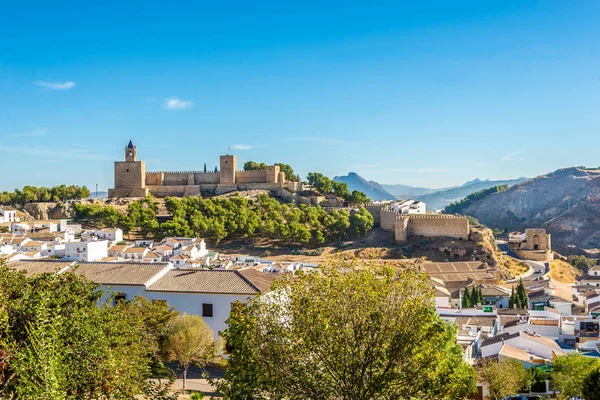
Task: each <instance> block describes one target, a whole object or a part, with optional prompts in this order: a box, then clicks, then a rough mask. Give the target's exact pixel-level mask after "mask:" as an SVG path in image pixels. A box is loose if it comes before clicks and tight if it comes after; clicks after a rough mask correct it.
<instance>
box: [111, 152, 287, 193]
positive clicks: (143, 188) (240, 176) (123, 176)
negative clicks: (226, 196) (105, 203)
mask: <svg viewBox="0 0 600 400" xmlns="http://www.w3.org/2000/svg"><path fill="white" fill-rule="evenodd" d="M236 168H237V166H236V157H235V156H234V155H229V154H227V155H224V156H221V157H220V170H219V171H217V172H202V171H177V172H165V171H159V172H146V163H145V162H144V161H138V160H137V149H136V146H135V145H134V144H133V143H132V141H131V140H130V141H129V144H128V145H127V147H125V161H115V187H114V189H109V190H108V197H145V196H147V195H148V194H152V195H153V196H156V197H166V196H180V197H181V196H190V195H200V194H202V193H215V194H220V193H227V192H232V191H236V190H257V189H261V190H275V191H280V190H281V189H287V191H289V192H292V193H294V192H296V191H297V190H298V184H297V183H296V182H287V181H286V179H285V174H284V173H283V172H281V171H280V170H279V166H278V165H270V166H268V167H267V168H266V169H263V170H259V171H238V170H237V169H236Z"/></svg>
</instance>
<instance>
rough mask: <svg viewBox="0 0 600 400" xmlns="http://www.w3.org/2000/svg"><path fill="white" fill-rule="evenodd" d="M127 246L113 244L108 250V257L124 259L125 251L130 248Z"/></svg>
mask: <svg viewBox="0 0 600 400" xmlns="http://www.w3.org/2000/svg"><path fill="white" fill-rule="evenodd" d="M130 247H131V245H129V244H113V245H112V246H110V247H109V248H108V256H109V257H117V258H125V250H127V249H128V248H130Z"/></svg>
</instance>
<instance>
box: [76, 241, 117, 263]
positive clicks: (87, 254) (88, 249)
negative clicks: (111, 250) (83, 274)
mask: <svg viewBox="0 0 600 400" xmlns="http://www.w3.org/2000/svg"><path fill="white" fill-rule="evenodd" d="M107 256H108V241H106V240H99V241H97V242H69V243H66V245H65V257H66V258H68V259H71V260H78V261H88V262H89V261H97V260H100V259H101V258H104V257H107Z"/></svg>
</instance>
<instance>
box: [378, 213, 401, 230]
mask: <svg viewBox="0 0 600 400" xmlns="http://www.w3.org/2000/svg"><path fill="white" fill-rule="evenodd" d="M397 216H398V213H397V212H395V211H392V210H390V209H389V208H383V209H382V210H381V212H380V214H379V225H380V226H381V229H383V230H384V231H388V232H394V231H395V227H396V217H397Z"/></svg>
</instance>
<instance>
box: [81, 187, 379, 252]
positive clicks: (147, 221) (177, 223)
mask: <svg viewBox="0 0 600 400" xmlns="http://www.w3.org/2000/svg"><path fill="white" fill-rule="evenodd" d="M165 205H166V207H167V209H168V210H169V211H170V212H171V213H172V215H173V219H172V220H170V221H166V222H163V223H161V224H159V223H158V221H157V219H156V213H155V206H154V204H153V202H152V199H151V198H146V199H143V200H139V201H136V202H134V203H131V204H130V205H129V206H128V210H127V213H125V214H123V213H120V212H118V211H117V210H116V209H115V208H114V207H111V206H101V205H98V204H86V205H83V204H75V220H77V221H81V222H86V223H87V224H91V225H95V226H100V227H103V226H116V227H119V228H121V229H123V231H124V232H129V231H131V230H132V229H134V228H135V227H137V226H139V227H140V228H141V231H142V233H143V234H145V235H154V236H155V237H158V238H162V237H167V236H203V237H208V238H211V239H213V240H214V241H215V242H216V243H219V242H220V241H221V240H223V239H226V238H227V239H232V238H245V237H247V238H254V237H260V238H267V239H273V240H281V241H283V242H286V243H290V244H301V245H307V244H313V245H320V244H322V243H324V242H326V241H333V240H342V239H345V238H348V237H352V236H362V235H365V234H366V233H368V232H369V231H370V230H371V229H372V228H373V225H374V219H373V216H372V215H371V214H370V213H369V212H368V211H367V210H366V209H364V208H361V209H359V210H358V211H357V212H354V213H353V214H352V215H351V214H350V213H349V212H348V211H346V210H335V211H332V212H329V213H328V212H327V211H325V210H324V209H323V208H321V207H313V206H307V205H304V204H301V205H299V206H296V205H293V204H281V203H280V202H279V201H277V200H276V199H273V198H271V197H269V196H268V195H264V194H263V195H259V196H258V198H257V200H256V201H252V200H248V199H245V198H242V197H230V198H227V199H220V198H212V199H201V198H197V197H185V198H174V197H168V198H167V199H166V200H165Z"/></svg>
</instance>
